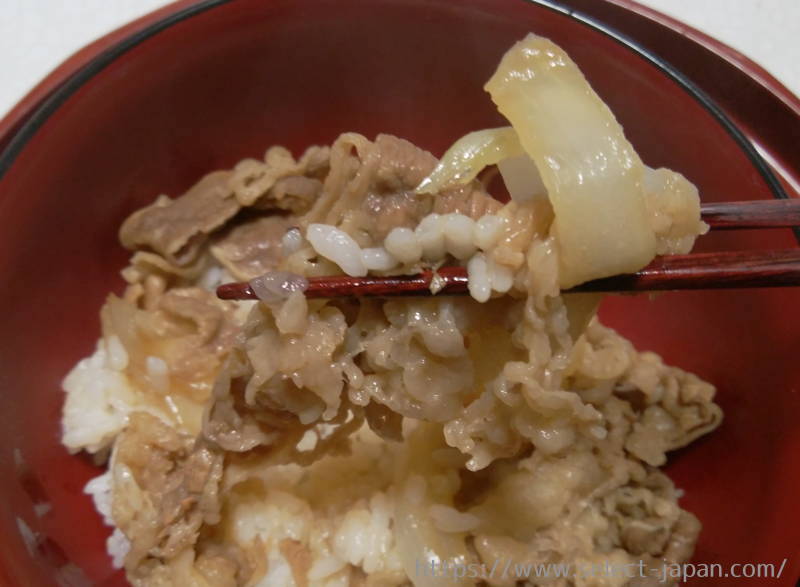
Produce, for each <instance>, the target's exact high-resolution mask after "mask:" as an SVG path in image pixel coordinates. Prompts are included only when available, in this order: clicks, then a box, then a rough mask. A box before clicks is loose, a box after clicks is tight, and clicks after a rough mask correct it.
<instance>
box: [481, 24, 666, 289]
mask: <svg viewBox="0 0 800 587" xmlns="http://www.w3.org/2000/svg"><path fill="white" fill-rule="evenodd" d="M486 90H487V91H488V92H489V93H490V94H491V96H492V100H493V101H494V102H495V104H496V105H497V107H498V109H499V110H500V112H501V113H502V114H503V115H504V116H505V117H506V118H507V119H508V120H509V121H510V122H511V124H512V126H513V127H514V130H515V131H516V132H517V135H518V137H519V141H520V143H521V144H522V147H523V148H524V150H525V152H526V153H527V154H528V155H529V156H530V158H531V159H532V160H533V162H534V163H535V164H536V167H537V168H538V170H539V173H540V175H541V177H542V180H543V182H544V185H545V187H546V188H547V193H548V195H549V197H550V201H551V203H552V206H553V211H554V213H555V219H554V222H553V226H552V232H553V235H554V236H555V238H556V241H557V244H558V248H559V254H560V256H559V263H560V285H561V287H562V288H567V287H571V286H573V285H577V284H579V283H582V282H584V281H588V280H590V279H596V278H599V277H606V276H609V275H615V274H618V273H629V272H634V271H637V270H639V269H641V268H642V267H644V266H645V265H646V264H647V263H649V262H650V260H652V258H653V257H654V255H655V251H656V239H655V235H654V233H653V230H652V228H651V227H650V223H649V221H648V216H647V209H646V206H645V201H644V196H643V189H642V181H643V175H644V165H643V164H642V162H641V160H640V159H639V156H638V155H637V154H636V152H635V151H634V149H633V147H632V146H631V145H630V143H629V142H628V141H627V139H626V138H625V135H624V134H623V131H622V127H621V126H620V125H619V123H618V122H617V121H616V119H615V118H614V115H613V114H612V113H611V111H610V110H609V109H608V107H607V106H606V105H605V104H604V103H603V101H602V100H601V99H600V98H599V97H598V95H597V94H596V93H595V92H594V91H593V90H592V88H591V87H590V86H589V84H588V82H587V81H586V79H585V78H584V77H583V74H582V73H581V72H580V70H579V69H578V67H577V65H575V63H574V62H573V61H572V60H571V59H570V58H569V56H567V54H566V53H565V52H564V51H563V50H562V49H561V48H559V47H558V46H556V45H555V44H554V43H552V42H551V41H549V40H547V39H544V38H542V37H538V36H535V35H528V36H527V37H526V38H525V39H523V40H522V41H520V42H518V43H517V44H516V45H514V46H513V47H512V48H511V49H510V50H509V51H508V52H507V53H506V54H505V56H504V57H503V59H502V61H501V62H500V65H499V67H498V68H497V71H496V72H495V73H494V75H493V76H492V78H491V79H490V80H489V81H488V83H487V84H486Z"/></svg>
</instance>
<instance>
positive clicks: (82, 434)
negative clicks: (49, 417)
mask: <svg viewBox="0 0 800 587" xmlns="http://www.w3.org/2000/svg"><path fill="white" fill-rule="evenodd" d="M104 347H105V345H104V344H102V342H100V343H98V345H97V350H96V351H95V352H94V354H93V355H91V356H90V357H87V358H85V359H83V360H82V361H80V362H79V363H78V364H77V365H75V367H74V368H73V369H72V371H70V372H69V374H68V375H67V377H66V378H65V379H64V391H66V393H67V397H66V400H65V402H64V411H63V416H62V425H63V429H64V434H63V437H62V440H63V442H64V444H65V445H66V447H67V448H68V449H69V450H70V451H72V452H77V451H79V450H87V451H89V452H91V453H95V452H98V451H100V450H102V449H104V448H106V447H107V446H109V445H110V444H111V442H112V440H113V439H114V438H115V437H116V436H117V434H119V433H120V432H121V431H122V429H123V428H124V427H125V423H126V422H127V417H128V413H129V412H130V411H131V409H132V408H133V406H134V404H135V392H134V390H133V388H132V387H131V385H130V383H129V382H128V378H127V377H126V376H125V374H124V373H120V372H119V371H117V370H114V369H112V368H110V367H109V365H110V364H112V363H116V364H120V363H121V360H120V358H119V357H117V358H116V359H115V360H114V361H111V360H110V359H109V354H108V353H107V352H106V350H105V348H104Z"/></svg>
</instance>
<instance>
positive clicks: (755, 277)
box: [217, 248, 800, 300]
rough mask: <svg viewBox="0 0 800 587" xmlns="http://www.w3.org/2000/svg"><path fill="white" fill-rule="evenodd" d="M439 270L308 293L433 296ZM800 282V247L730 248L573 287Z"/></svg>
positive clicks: (442, 272)
mask: <svg viewBox="0 0 800 587" xmlns="http://www.w3.org/2000/svg"><path fill="white" fill-rule="evenodd" d="M437 274H438V275H439V278H440V279H441V281H440V283H441V284H442V287H441V289H439V291H438V292H437V294H436V295H463V294H466V293H468V292H467V283H468V278H467V272H466V269H465V268H464V267H442V268H441V269H439V270H438V271H437ZM433 276H434V273H433V272H432V271H424V272H422V273H419V274H417V275H399V276H392V277H380V276H367V277H348V276H331V277H312V278H309V280H308V289H307V290H306V292H305V293H306V297H308V298H343V297H404V296H405V297H408V296H430V295H432V294H431V291H430V285H431V280H432V279H433ZM798 285H800V248H798V249H787V250H779V251H730V252H724V253H698V254H691V255H670V256H667V257H658V258H656V259H655V260H654V261H653V262H652V263H650V265H648V266H647V267H645V268H644V269H642V270H641V271H639V272H637V273H634V274H630V275H615V276H613V277H606V278H604V279H597V280H595V281H589V282H587V283H584V284H582V285H579V286H578V287H575V288H573V289H571V290H568V291H570V292H624V291H663V290H675V289H725V288H746V287H785V286H798ZM217 295H218V296H219V297H220V298H222V299H224V300H252V299H257V296H256V294H255V292H254V291H253V290H252V288H251V287H250V285H249V284H247V283H243V282H242V283H226V284H224V285H221V286H219V288H217Z"/></svg>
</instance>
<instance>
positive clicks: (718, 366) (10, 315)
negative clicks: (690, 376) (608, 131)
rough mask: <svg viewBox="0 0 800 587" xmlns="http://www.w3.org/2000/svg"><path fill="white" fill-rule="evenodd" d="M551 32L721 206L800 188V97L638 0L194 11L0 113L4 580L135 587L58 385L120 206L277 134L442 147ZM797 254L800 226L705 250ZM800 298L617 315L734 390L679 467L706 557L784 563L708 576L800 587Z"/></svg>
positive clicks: (100, 295) (115, 253) (96, 288)
mask: <svg viewBox="0 0 800 587" xmlns="http://www.w3.org/2000/svg"><path fill="white" fill-rule="evenodd" d="M572 9H575V10H577V11H578V12H579V13H580V14H571V13H570V11H571V10H572ZM529 31H535V32H537V33H539V34H542V35H545V36H549V37H551V38H553V39H554V40H555V41H556V42H558V43H559V44H561V45H563V46H564V47H565V48H566V49H567V50H568V51H569V53H570V54H571V55H572V57H573V58H574V59H575V60H576V61H577V62H578V63H579V64H580V65H581V67H582V68H583V69H584V71H585V72H586V74H587V76H588V77H589V79H590V81H591V82H592V83H593V84H594V86H595V87H596V88H597V90H598V92H599V93H600V94H601V95H602V96H603V98H604V99H605V100H606V101H607V102H608V103H609V104H610V106H611V107H612V109H613V110H614V111H615V112H616V114H617V116H618V118H619V119H620V120H621V121H622V123H623V124H624V125H625V129H626V131H627V134H628V136H629V138H630V139H631V140H632V142H633V143H634V144H635V145H636V146H637V148H638V149H639V152H640V153H641V154H642V156H643V158H644V160H645V161H646V162H647V163H649V164H650V165H652V166H660V165H667V166H669V167H672V168H674V169H677V170H680V171H682V172H683V173H684V174H685V175H687V176H688V177H689V178H690V179H691V180H692V181H694V182H695V183H696V184H697V185H698V186H699V188H700V190H701V193H702V195H703V198H704V199H705V200H707V201H722V200H738V199H757V198H773V197H780V196H786V195H787V192H788V195H789V196H790V197H796V195H797V194H796V193H795V191H794V190H793V189H792V186H796V185H797V177H796V175H795V174H797V172H798V170H800V161H798V158H800V149H797V148H796V145H797V144H798V142H799V141H798V139H799V138H800V118H798V113H800V103H798V101H797V99H796V98H794V97H793V96H791V94H789V93H788V92H787V91H786V90H785V89H783V88H782V87H781V86H780V85H779V84H777V82H775V81H774V80H773V79H772V78H770V77H769V76H768V75H767V74H766V73H765V72H763V71H762V70H760V69H758V68H756V67H755V66H753V65H752V64H751V63H749V62H747V61H746V60H745V59H743V58H741V56H738V55H736V54H734V53H733V52H731V51H730V50H728V49H725V48H724V47H721V46H719V45H716V44H715V43H714V42H713V41H711V40H710V39H708V38H706V37H703V36H702V35H700V34H699V33H696V31H691V30H687V29H686V28H685V27H681V26H679V25H678V24H677V23H675V22H673V21H670V20H669V19H666V18H664V17H662V16H660V15H657V14H654V13H651V12H649V11H647V10H644V9H642V8H640V7H637V6H636V5H634V4H632V3H630V2H627V1H623V0H617V1H615V2H601V1H598V0H564V1H563V2H561V3H558V4H556V3H554V2H544V1H542V2H525V1H523V0H462V1H460V2H452V1H451V0H427V1H422V0H402V1H401V0H371V1H369V2H366V1H363V0H303V1H296V0H237V1H235V2H222V1H207V2H202V3H199V4H196V3H195V4H190V3H178V4H175V5H172V6H170V7H168V8H166V9H164V10H161V11H159V12H157V13H154V14H152V15H150V16H148V17H145V18H143V19H141V20H139V21H136V22H135V23H132V24H131V25H128V26H126V27H124V28H123V29H120V30H119V31H116V32H115V33H112V34H111V35H109V36H108V37H106V38H104V39H102V40H100V41H98V42H96V43H94V44H93V45H91V46H89V47H87V48H86V49H84V50H83V51H81V52H80V53H78V54H77V55H75V56H74V57H73V58H71V59H70V60H69V61H67V62H66V63H65V64H64V65H62V66H61V67H60V68H59V69H58V70H56V71H55V72H54V73H53V74H52V75H51V76H50V77H48V78H47V79H46V80H45V81H44V82H42V84H40V86H38V87H37V88H36V89H35V90H34V91H33V92H32V93H31V94H30V95H29V96H28V97H27V98H26V99H25V100H24V101H23V102H21V103H20V105H19V106H18V107H17V108H16V109H15V110H13V111H12V112H11V114H10V115H9V116H8V117H7V118H6V119H5V120H4V121H3V122H2V123H0V148H4V149H5V150H4V152H3V153H2V155H0V174H2V175H0V223H1V224H0V226H1V227H2V231H0V274H2V276H3V287H2V289H0V307H2V308H3V320H2V322H0V386H2V387H1V389H0V391H1V393H0V414H2V416H0V418H1V419H2V420H1V421H2V426H1V427H0V492H2V497H3V500H2V503H3V505H2V507H0V582H2V584H4V585H5V584H8V585H25V586H28V585H30V586H36V585H54V584H57V583H59V582H60V583H62V584H64V582H65V581H72V582H71V583H69V584H74V585H80V584H82V582H85V583H86V584H103V585H112V584H114V585H118V584H124V578H123V577H122V575H121V574H120V573H119V572H117V573H114V572H113V571H112V569H111V566H110V564H109V561H108V559H107V557H106V555H105V552H104V544H103V543H104V539H105V537H106V536H107V534H108V530H107V528H104V527H103V525H102V523H101V521H100V519H99V517H98V516H97V515H96V514H95V512H94V510H93V508H92V505H91V503H90V500H89V499H88V497H86V496H85V495H83V494H82V487H83V485H84V484H85V483H86V481H87V480H88V479H89V478H90V477H92V476H94V475H96V474H97V472H98V469H97V468H95V467H94V466H93V465H92V464H91V462H90V461H89V460H88V459H85V458H82V457H72V456H69V455H68V454H67V453H66V451H65V450H64V449H63V448H62V447H61V445H60V444H59V435H60V424H59V419H60V410H61V404H62V392H61V388H60V382H61V379H62V377H63V376H64V374H65V373H66V372H67V371H68V370H69V369H70V367H71V366H72V365H73V364H74V363H75V362H76V361H77V360H78V359H79V358H81V357H83V356H85V355H86V354H88V353H89V352H91V350H92V349H93V345H94V342H95V339H96V338H97V336H98V333H99V321H98V316H97V312H98V309H99V307H100V305H101V303H102V302H103V299H104V297H105V295H106V293H107V292H108V291H109V290H114V291H119V290H120V288H121V285H122V282H121V280H120V278H119V277H118V270H119V269H120V268H121V267H122V266H123V264H124V262H125V259H126V253H125V252H124V251H123V250H122V248H121V247H120V246H118V245H117V242H116V231H117V227H118V226H119V224H120V222H121V220H122V219H123V218H124V217H125V216H126V215H127V214H128V213H130V212H131V211H132V210H134V209H135V208H137V207H138V206H141V205H143V204H145V203H147V202H149V201H151V200H152V199H153V198H154V197H155V195H157V194H159V193H168V194H173V195H174V194H179V193H181V192H182V191H183V190H185V189H186V188H187V187H188V186H189V185H190V184H191V183H192V182H193V181H194V180H195V179H196V178H198V177H199V176H200V175H202V174H203V173H205V172H207V171H209V170H212V169H215V168H218V167H227V166H230V165H232V164H233V163H234V162H236V161H237V160H238V159H241V158H243V157H247V156H259V155H260V154H261V153H263V151H264V149H265V148H266V147H267V146H268V145H271V144H274V143H282V144H284V145H286V146H288V147H290V148H292V149H295V150H299V149H302V148H304V147H305V146H307V145H309V144H311V143H327V142H330V141H331V140H332V139H333V138H334V137H335V136H336V135H337V134H338V133H340V132H342V131H345V130H355V131H359V132H362V133H364V134H366V135H367V136H373V135H375V134H376V133H377V132H379V131H384V132H390V133H394V134H397V135H400V136H403V137H406V138H408V139H411V140H412V141H415V142H416V143H419V144H421V145H423V146H425V147H427V148H429V149H431V150H432V151H434V152H435V153H441V152H442V150H443V149H444V148H445V147H446V146H447V145H448V144H449V143H450V142H451V141H452V140H453V139H454V138H456V137H458V136H460V135H461V134H463V133H465V132H467V131H470V130H475V129H479V128H484V127H488V126H495V125H498V124H500V123H501V122H502V121H501V119H500V117H499V116H498V115H497V113H496V112H495V110H494V108H493V106H492V104H491V102H490V100H489V98H488V96H487V95H486V94H485V93H484V92H483V90H482V86H483V83H484V82H485V81H486V79H488V77H489V75H490V74H491V72H492V71H493V69H494V67H495V66H496V64H497V62H498V60H499V57H500V56H501V55H502V53H503V51H504V50H505V49H507V48H508V47H509V46H510V45H511V44H512V42H514V41H515V40H517V39H519V38H521V37H523V36H524V35H525V34H526V33H527V32H529ZM615 31H620V32H621V33H622V34H623V35H626V37H627V40H625V39H623V38H622V37H621V36H620V34H619V33H618V32H615ZM643 49H644V50H648V51H652V52H653V54H652V55H648V54H646V53H645V52H643ZM653 55H657V56H658V58H653ZM660 60H663V61H660ZM667 63H672V65H673V66H674V69H673V68H672V67H670V66H669V65H667ZM677 71H680V72H681V73H680V74H676V72H677ZM692 82H694V84H693V83H692ZM706 95H709V96H711V99H713V100H714V101H715V102H712V101H711V100H710V99H709V98H707V97H706ZM714 103H716V104H718V105H719V106H714ZM723 112H724V113H727V115H728V116H729V118H726V117H725V114H723ZM731 120H732V121H733V123H732V122H731ZM734 123H735V126H734ZM746 137H748V138H749V139H751V140H752V141H753V142H755V143H757V144H758V146H759V148H760V151H761V152H762V153H763V154H764V155H765V156H767V157H768V159H769V161H770V164H771V167H770V166H768V165H767V164H766V163H765V162H764V159H762V158H761V157H760V156H759V155H757V154H756V151H755V150H754V149H753V147H752V146H751V145H750V143H749V142H748V141H747V138H746ZM793 246H797V241H796V240H795V238H794V235H793V234H792V232H791V231H789V230H777V231H762V232H749V233H737V234H733V233H728V234H721V235H717V234H715V235H713V236H709V237H704V238H703V239H702V242H701V245H700V247H701V248H703V249H706V250H710V249H719V248H723V247H727V248H755V247H762V248H766V247H776V248H777V247H793ZM798 302H800V295H799V294H798V292H797V290H789V289H787V290H761V291H727V292H704V293H671V294H665V295H662V296H660V297H658V298H656V299H655V300H652V301H651V300H649V299H648V298H646V297H639V298H629V297H626V298H610V299H609V300H608V301H607V302H606V304H605V305H604V307H603V310H602V312H603V315H604V318H605V320H606V321H607V322H608V323H609V324H611V325H613V326H615V327H617V328H619V329H620V330H621V331H622V332H623V333H624V334H626V335H628V336H629V337H631V338H632V339H633V340H634V342H635V343H636V344H637V345H638V346H640V347H641V348H647V349H652V350H655V351H657V352H659V353H661V354H662V355H664V357H665V358H666V359H667V360H668V361H669V362H672V363H674V364H677V365H680V366H682V367H684V368H686V369H689V370H692V371H695V372H697V373H698V374H699V375H701V376H702V377H704V378H706V379H709V380H710V381H712V382H713V383H715V384H716V385H717V387H718V389H719V396H718V397H719V401H720V403H721V404H722V406H723V408H724V409H725V412H726V420H725V422H724V424H723V426H722V428H721V429H720V430H719V431H717V432H716V433H715V434H713V435H712V436H710V437H709V438H707V439H704V440H702V441H700V442H697V443H695V444H694V445H693V446H691V447H690V448H688V449H686V450H683V451H681V452H680V453H678V454H675V455H673V457H672V459H671V462H670V465H669V468H668V469H669V473H670V474H671V475H672V477H673V478H674V479H675V481H676V482H677V485H678V486H679V487H682V488H683V489H685V490H686V497H685V498H684V500H683V503H684V504H685V506H686V507H687V508H688V509H690V510H691V511H693V512H695V513H696V514H697V515H698V516H699V517H700V518H701V520H702V521H703V523H704V525H705V530H704V532H703V535H702V538H701V540H700V544H699V546H698V549H697V554H696V557H695V562H699V563H720V564H722V565H724V566H725V568H726V569H727V568H728V566H729V565H731V564H735V563H740V564H742V563H775V564H776V565H778V566H780V564H781V563H782V561H783V560H784V559H788V560H787V563H786V564H785V565H784V567H783V572H782V576H781V578H780V579H774V580H765V579H750V580H746V579H733V578H728V579H724V578H721V579H713V580H704V581H702V580H692V581H689V583H690V584H692V585H694V584H707V585H726V584H730V585H748V584H749V585H767V584H769V585H793V584H794V582H795V580H796V578H797V575H798V571H800V558H798V552H799V551H800V508H799V507H798V503H797V499H798V498H797V495H798V491H800V427H798V425H797V418H798V416H800V303H798ZM776 568H777V567H776ZM733 572H742V568H739V571H736V570H735V569H734V570H733Z"/></svg>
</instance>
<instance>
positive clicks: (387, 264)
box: [361, 247, 398, 271]
mask: <svg viewBox="0 0 800 587" xmlns="http://www.w3.org/2000/svg"><path fill="white" fill-rule="evenodd" d="M361 258H362V259H363V261H364V265H365V266H366V267H367V269H368V270H369V271H389V270H390V269H394V268H395V267H397V265H398V261H397V259H396V258H395V257H394V255H392V254H391V253H390V252H389V251H387V250H386V249H385V248H384V247H372V248H367V249H362V250H361Z"/></svg>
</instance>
